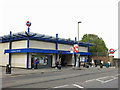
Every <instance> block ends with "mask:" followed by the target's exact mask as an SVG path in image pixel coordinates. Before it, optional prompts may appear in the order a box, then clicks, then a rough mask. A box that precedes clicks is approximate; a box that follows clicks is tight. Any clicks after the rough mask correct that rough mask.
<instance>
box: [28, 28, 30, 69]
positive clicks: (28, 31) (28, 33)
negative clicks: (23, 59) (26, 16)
mask: <svg viewBox="0 0 120 90" xmlns="http://www.w3.org/2000/svg"><path fill="white" fill-rule="evenodd" d="M29 33H30V28H29V26H28V35H29ZM27 49H29V36H27ZM27 69H29V52H27Z"/></svg>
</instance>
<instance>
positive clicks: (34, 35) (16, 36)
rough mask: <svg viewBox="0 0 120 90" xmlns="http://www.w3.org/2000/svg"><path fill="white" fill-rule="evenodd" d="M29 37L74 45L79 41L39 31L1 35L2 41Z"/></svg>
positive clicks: (83, 43) (84, 43) (0, 40)
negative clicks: (39, 32)
mask: <svg viewBox="0 0 120 90" xmlns="http://www.w3.org/2000/svg"><path fill="white" fill-rule="evenodd" d="M27 37H29V38H30V40H38V41H45V42H53V43H55V42H57V41H58V43H62V44H70V45H73V44H75V43H77V41H74V40H69V39H64V38H59V37H58V38H56V37H53V36H49V35H44V34H38V33H33V32H30V33H29V34H28V33H27V32H18V33H14V34H12V35H11V36H10V34H9V35H4V36H1V37H0V43H5V42H9V41H10V40H11V41H19V40H27ZM79 45H80V46H88V45H89V46H93V45H94V44H93V43H86V42H79Z"/></svg>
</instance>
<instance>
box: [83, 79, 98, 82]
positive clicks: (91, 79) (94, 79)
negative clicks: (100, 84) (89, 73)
mask: <svg viewBox="0 0 120 90" xmlns="http://www.w3.org/2000/svg"><path fill="white" fill-rule="evenodd" d="M95 80H96V79H91V80H87V81H85V82H92V81H95Z"/></svg>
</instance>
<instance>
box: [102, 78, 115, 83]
mask: <svg viewBox="0 0 120 90" xmlns="http://www.w3.org/2000/svg"><path fill="white" fill-rule="evenodd" d="M115 79H117V78H113V79H109V80H107V81H104V82H103V83H107V82H110V81H113V80H115Z"/></svg>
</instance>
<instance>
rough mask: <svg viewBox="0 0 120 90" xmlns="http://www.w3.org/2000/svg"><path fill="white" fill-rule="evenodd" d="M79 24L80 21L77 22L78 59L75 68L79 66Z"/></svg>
mask: <svg viewBox="0 0 120 90" xmlns="http://www.w3.org/2000/svg"><path fill="white" fill-rule="evenodd" d="M79 23H82V22H81V21H79V22H78V55H77V56H78V58H77V63H76V64H77V68H78V66H79V56H80V54H79Z"/></svg>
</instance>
